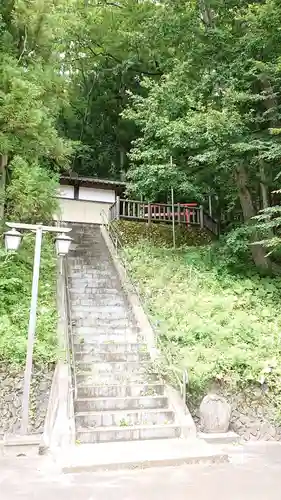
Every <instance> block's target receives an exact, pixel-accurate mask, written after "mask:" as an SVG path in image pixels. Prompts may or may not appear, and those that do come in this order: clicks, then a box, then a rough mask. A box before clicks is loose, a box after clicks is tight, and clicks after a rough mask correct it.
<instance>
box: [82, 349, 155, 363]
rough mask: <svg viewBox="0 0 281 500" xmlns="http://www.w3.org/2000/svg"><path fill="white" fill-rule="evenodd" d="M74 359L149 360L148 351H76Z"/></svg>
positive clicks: (104, 360)
mask: <svg viewBox="0 0 281 500" xmlns="http://www.w3.org/2000/svg"><path fill="white" fill-rule="evenodd" d="M75 360H76V361H77V362H79V363H80V362H82V361H83V363H120V362H126V363H128V362H129V363H132V362H133V363H140V362H142V361H147V360H149V354H148V352H111V351H105V352H104V351H103V352H102V351H100V352H88V353H85V352H76V353H75Z"/></svg>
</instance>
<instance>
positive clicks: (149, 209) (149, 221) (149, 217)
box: [148, 203, 151, 226]
mask: <svg viewBox="0 0 281 500" xmlns="http://www.w3.org/2000/svg"><path fill="white" fill-rule="evenodd" d="M148 225H149V226H150V225H151V205H150V203H148Z"/></svg>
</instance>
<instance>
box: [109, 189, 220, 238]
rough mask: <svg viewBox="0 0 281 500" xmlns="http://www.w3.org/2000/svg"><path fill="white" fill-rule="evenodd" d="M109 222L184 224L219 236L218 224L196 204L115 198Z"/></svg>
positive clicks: (110, 210) (110, 208)
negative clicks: (122, 220)
mask: <svg viewBox="0 0 281 500" xmlns="http://www.w3.org/2000/svg"><path fill="white" fill-rule="evenodd" d="M109 219H110V221H114V220H119V219H125V220H137V221H143V222H148V223H149V224H150V223H151V222H164V223H171V222H173V221H175V223H176V224H182V223H184V224H186V225H187V226H197V227H198V226H200V227H201V228H202V229H203V228H204V227H205V228H206V229H208V230H209V231H210V232H212V233H213V234H214V235H216V236H218V235H219V226H218V222H217V221H216V220H215V219H214V218H213V217H212V216H211V215H209V214H208V213H207V212H205V211H204V208H203V206H202V205H198V204H196V203H174V204H172V203H148V202H144V201H139V200H126V199H124V198H120V197H117V199H116V201H115V203H113V204H112V205H111V206H110V207H109Z"/></svg>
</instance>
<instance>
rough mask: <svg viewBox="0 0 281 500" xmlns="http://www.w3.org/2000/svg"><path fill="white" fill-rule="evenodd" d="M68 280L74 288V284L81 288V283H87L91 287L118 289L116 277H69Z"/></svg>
mask: <svg viewBox="0 0 281 500" xmlns="http://www.w3.org/2000/svg"><path fill="white" fill-rule="evenodd" d="M69 281H70V283H71V288H75V286H76V285H78V286H79V288H81V287H82V286H83V285H84V286H85V285H88V286H91V288H103V287H105V288H111V289H112V288H113V289H114V290H118V289H119V286H120V285H119V281H118V279H117V278H112V277H111V278H109V277H104V278H103V277H100V278H96V277H89V278H85V279H81V278H69Z"/></svg>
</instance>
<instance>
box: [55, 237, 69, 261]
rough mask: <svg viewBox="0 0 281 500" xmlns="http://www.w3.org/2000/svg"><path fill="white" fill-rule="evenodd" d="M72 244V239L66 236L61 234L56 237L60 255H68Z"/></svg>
mask: <svg viewBox="0 0 281 500" xmlns="http://www.w3.org/2000/svg"><path fill="white" fill-rule="evenodd" d="M71 242H72V238H70V237H69V236H67V235H66V234H63V233H62V234H59V235H58V236H57V237H56V249H57V254H58V255H62V256H64V255H67V254H68V252H69V249H70V245H71Z"/></svg>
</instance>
